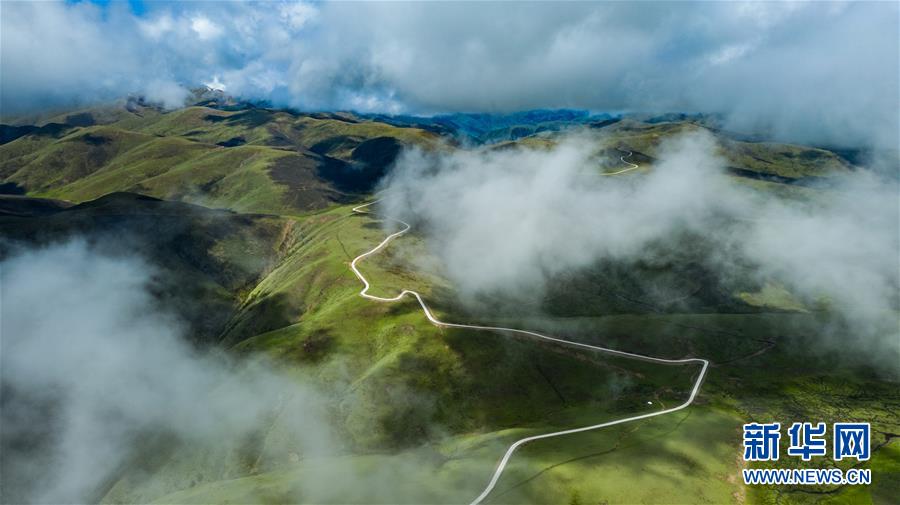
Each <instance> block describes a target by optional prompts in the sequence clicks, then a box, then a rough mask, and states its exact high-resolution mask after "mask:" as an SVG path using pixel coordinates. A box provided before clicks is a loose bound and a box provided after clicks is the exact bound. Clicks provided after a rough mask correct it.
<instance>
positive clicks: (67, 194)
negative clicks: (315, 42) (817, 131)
mask: <svg viewBox="0 0 900 505" xmlns="http://www.w3.org/2000/svg"><path fill="white" fill-rule="evenodd" d="M116 110H118V112H117V113H115V114H113V113H104V114H101V113H100V112H95V113H94V115H92V116H91V117H92V118H94V119H93V120H92V121H91V122H92V123H93V124H90V125H82V126H77V125H74V124H69V123H66V122H65V121H66V119H65V118H66V117H67V116H66V115H62V116H59V117H55V118H53V119H52V120H53V121H57V122H58V124H65V125H66V126H65V127H64V129H63V130H61V131H59V132H55V133H53V134H45V133H31V134H26V135H22V136H19V137H18V138H15V139H13V140H11V141H9V142H6V143H5V144H2V145H0V183H2V184H4V186H3V187H4V188H13V189H15V190H17V191H19V192H25V193H26V194H27V196H3V197H0V235H2V236H3V237H4V238H6V239H12V240H13V241H14V242H18V241H23V242H26V243H40V244H44V243H49V242H52V241H58V240H61V239H63V238H65V237H72V236H82V237H87V238H86V240H89V241H91V242H92V243H94V244H96V246H97V247H100V248H104V247H105V248H109V249H110V250H112V251H115V250H116V249H117V247H118V246H128V247H129V248H131V249H133V250H135V251H137V252H138V253H139V254H141V255H142V256H144V257H145V258H146V259H147V260H148V261H150V262H152V263H153V264H154V265H156V266H158V267H159V269H160V271H161V275H160V279H159V283H160V284H159V286H156V289H155V291H154V295H155V296H156V297H157V298H158V299H159V300H160V302H161V303H162V304H164V305H166V306H167V307H170V308H171V310H173V311H175V312H176V313H177V314H178V315H179V316H180V317H182V318H183V319H184V320H185V321H187V322H188V323H189V328H190V331H189V334H190V338H191V340H192V341H193V342H194V343H196V344H197V346H198V347H200V348H209V347H212V348H215V349H224V350H226V351H227V352H228V353H229V354H231V355H234V356H239V357H244V358H247V359H248V360H249V359H251V358H257V357H260V356H264V357H266V358H268V359H269V360H270V361H268V363H271V366H272V367H274V368H276V369H277V370H279V371H282V372H284V373H285V374H286V375H288V376H289V377H292V378H295V379H296V380H297V384H298V387H299V384H300V383H301V382H302V383H303V384H313V385H314V386H315V387H316V388H317V390H321V391H322V394H323V395H324V396H325V401H326V403H327V412H328V425H329V429H330V430H333V432H334V434H335V438H337V439H339V440H341V441H342V442H341V443H340V444H338V446H337V447H332V448H330V449H331V450H330V452H328V453H327V454H312V453H306V452H304V451H303V449H302V448H300V447H298V445H297V443H296V442H295V441H294V440H293V439H292V434H295V433H297V431H298V430H303V429H304V428H305V426H304V425H303V422H302V419H304V418H303V412H300V411H293V410H290V409H285V408H284V406H283V404H282V403H279V401H275V402H273V405H272V408H271V412H270V413H269V415H267V416H265V418H264V419H262V420H261V421H260V423H259V426H258V429H256V430H255V431H254V432H253V433H247V434H243V435H242V436H241V437H239V439H229V440H221V442H220V443H217V444H216V445H215V446H212V447H210V446H207V445H201V444H199V443H194V441H191V440H173V439H171V438H167V436H166V435H167V434H165V433H163V434H160V433H153V434H150V435H148V436H147V437H145V438H143V439H142V442H141V443H140V444H136V446H135V447H134V454H133V457H132V458H131V459H129V461H127V462H125V463H124V464H123V465H122V468H121V470H120V472H119V473H118V474H117V475H115V476H114V477H113V478H112V479H111V480H110V481H109V482H107V483H105V485H104V487H103V489H101V490H98V493H97V500H98V501H102V502H104V503H151V502H156V503H226V502H229V503H289V502H298V501H305V502H311V503H360V502H365V503H418V504H421V503H457V502H467V501H469V500H471V499H472V498H474V497H475V496H477V495H478V493H479V492H480V491H481V490H482V489H483V487H484V485H485V484H486V483H487V480H488V479H489V477H490V474H491V471H492V470H493V468H494V467H495V465H496V462H497V460H498V458H499V457H500V456H501V455H502V454H503V452H504V451H505V449H506V447H508V445H509V444H510V443H511V442H513V441H514V440H516V439H519V438H522V437H524V436H528V435H534V434H540V433H545V432H548V431H554V430H561V429H566V428H571V427H575V426H582V425H589V424H595V423H599V422H602V421H604V420H611V419H616V418H620V417H623V416H626V415H632V414H637V413H649V412H653V411H657V410H662V409H666V408H671V407H672V406H675V405H678V404H680V403H682V402H684V401H685V399H686V398H687V395H688V391H689V388H690V386H691V385H692V384H693V382H694V380H695V379H696V377H697V373H698V369H697V367H696V366H694V365H687V366H667V365H660V364H654V363H647V362H643V361H638V360H633V359H625V358H621V357H612V356H609V355H603V354H600V353H596V352H589V351H585V350H581V349H575V348H569V347H564V346H560V345H556V344H550V343H543V342H538V341H535V340H533V339H525V338H519V337H515V336H511V335H508V334H503V333H495V332H486V331H472V330H461V329H446V328H445V329H441V328H437V327H435V326H433V325H431V324H430V323H429V322H428V321H427V320H426V319H425V317H424V316H423V314H422V312H421V309H420V307H419V306H418V304H416V303H415V301H414V300H413V299H411V298H407V299H406V300H404V301H400V302H397V303H378V302H373V301H370V300H365V299H363V298H361V297H359V296H358V293H359V291H360V289H361V288H362V286H361V283H360V282H359V280H358V279H357V278H356V276H355V275H354V274H353V273H352V272H351V270H350V269H349V263H350V262H351V261H352V259H353V258H354V257H356V256H357V255H359V254H361V253H362V252H364V251H367V250H369V249H371V248H372V247H373V246H374V245H375V244H378V243H379V242H380V241H381V240H382V239H383V238H384V234H385V232H384V230H383V229H382V226H381V223H379V222H378V220H377V216H376V215H372V214H367V215H361V214H357V213H354V212H352V210H351V209H352V207H353V206H354V205H357V204H359V203H360V202H362V201H365V200H367V199H371V198H372V190H373V188H374V187H375V185H376V184H377V182H378V180H379V179H380V177H381V176H382V175H383V174H384V173H385V171H386V170H387V168H388V167H389V166H390V164H391V163H392V161H393V159H394V158H395V157H396V156H397V155H398V153H399V152H400V151H401V150H402V149H403V148H405V147H408V146H413V145H415V146H421V147H424V148H442V149H452V148H453V147H452V142H446V143H445V142H444V140H445V139H441V138H439V137H438V136H436V135H435V134H433V133H430V132H427V131H425V130H420V129H416V128H404V127H398V126H391V125H388V124H385V123H381V122H378V121H372V120H368V119H364V118H360V117H356V116H354V115H352V114H347V113H340V114H296V113H293V112H289V111H277V110H271V109H264V108H240V109H238V110H225V109H224V108H221V107H220V108H213V107H204V106H194V107H189V108H186V109H181V110H177V111H171V112H162V111H159V110H155V109H153V108H149V107H145V108H138V109H134V111H125V112H123V111H122V110H119V109H116ZM135 111H136V112H135ZM79 113H80V114H84V113H88V114H90V112H84V111H81V112H79ZM696 128H701V126H697V125H695V124H692V123H687V122H677V123H675V122H673V123H655V124H649V123H639V122H637V121H631V120H624V121H620V122H618V123H615V124H614V125H611V126H608V127H605V128H604V130H608V131H606V132H605V136H603V137H601V140H600V144H599V145H598V146H597V149H598V152H600V153H604V154H607V155H608V156H607V157H610V158H612V159H613V160H614V161H615V159H616V158H617V156H615V153H616V152H618V151H617V149H622V150H631V151H634V155H633V156H634V157H633V159H634V160H635V162H638V163H640V164H641V168H640V169H639V170H636V171H635V172H633V174H634V175H638V174H641V173H643V172H646V171H648V170H652V169H653V168H652V162H653V161H654V160H655V158H656V155H657V149H658V146H659V143H660V142H661V141H662V140H663V139H665V138H666V137H669V136H671V135H676V134H678V133H679V132H684V131H688V130H691V129H696ZM714 133H715V132H714ZM717 135H719V139H720V141H721V145H722V150H723V155H724V156H725V157H726V158H727V159H728V162H729V164H730V165H731V167H730V170H731V175H732V176H734V177H737V178H739V179H740V180H742V181H744V182H746V183H748V184H754V185H757V186H758V187H759V188H760V189H761V190H762V191H775V192H782V191H783V192H790V193H791V194H793V192H795V191H800V190H804V191H806V189H805V186H804V184H805V183H809V182H812V181H818V180H819V179H825V178H827V177H830V176H833V175H835V174H841V173H846V172H849V171H850V170H851V167H850V166H849V165H848V164H847V163H846V162H845V161H843V160H842V159H841V158H839V157H838V156H837V155H835V154H834V153H831V152H829V151H824V150H821V149H814V148H808V147H802V146H792V145H787V144H774V143H749V142H743V141H738V140H734V139H729V138H727V137H725V136H724V134H721V133H717ZM558 139H559V137H558V135H557V134H555V133H553V134H546V135H544V134H541V135H537V136H530V137H526V138H523V139H519V140H517V141H515V142H506V143H501V144H497V145H493V146H489V147H487V148H490V149H504V148H515V147H517V146H530V147H538V148H545V147H547V146H551V145H553V144H554V143H555V142H557V141H558ZM438 146H440V147H438ZM768 176H776V177H774V178H767V177H768ZM798 187H800V190H798V189H797V188H798ZM808 191H815V190H808ZM125 192H127V193H125ZM32 197H44V198H48V199H52V200H45V199H37V198H32ZM0 247H2V248H0V253H3V254H6V253H8V251H9V250H11V249H9V248H10V247H12V246H10V245H9V243H8V242H3V243H0ZM706 252H708V251H706ZM704 253H705V251H703V250H702V248H698V250H697V251H695V252H694V254H697V255H702V254H704ZM428 254H429V253H428V248H427V247H426V246H425V244H424V239H423V238H422V237H421V236H417V235H416V234H415V232H413V233H411V234H408V235H405V236H403V237H402V238H400V239H398V240H396V241H395V242H393V243H392V244H391V245H390V246H389V247H388V248H386V249H385V250H384V251H382V252H381V253H379V254H377V255H374V256H372V257H370V258H367V259H366V260H365V261H364V262H363V263H362V265H361V269H362V270H363V272H364V273H365V275H366V277H367V278H368V279H370V281H371V282H372V284H373V287H372V292H373V293H374V294H377V295H379V296H393V295H394V294H397V293H399V291H400V290H402V289H415V290H417V291H418V292H420V293H422V295H423V296H424V297H425V298H426V300H427V301H428V303H429V305H430V306H432V307H433V308H434V310H435V313H436V315H437V316H438V317H439V318H441V319H444V320H447V321H454V322H464V323H469V324H473V323H474V324H495V325H503V326H513V327H522V328H529V329H534V330H536V331H544V332H546V333H547V334H551V335H559V336H562V337H565V338H572V339H575V340H579V341H583V342H586V343H592V344H595V345H603V346H607V347H612V348H616V349H622V350H626V351H633V352H640V353H643V354H650V355H656V356H663V357H669V358H683V357H689V356H703V357H705V358H708V359H709V360H710V361H711V362H712V365H711V368H710V371H709V374H708V376H707V379H706V381H705V383H704V385H703V389H702V390H701V393H700V395H699V397H698V398H697V401H696V403H695V404H693V405H692V406H691V407H690V408H688V409H685V410H682V411H679V412H677V413H673V414H671V415H666V416H660V417H655V418H651V419H647V420H644V421H640V422H635V423H629V424H625V425H621V426H617V427H614V428H611V429H604V430H598V431H592V432H586V433H580V434H577V435H572V436H566V437H561V438H557V439H552V440H543V441H539V442H535V443H533V444H529V445H527V446H525V447H524V448H522V449H521V451H519V452H517V453H516V455H515V456H514V457H513V459H512V462H511V464H510V467H509V468H508V471H507V472H505V473H504V475H503V477H502V478H501V479H500V481H499V483H498V486H497V488H496V491H495V493H493V494H491V496H490V497H489V498H488V500H487V503H524V502H527V503H548V504H557V503H639V502H640V503H675V502H690V503H701V502H702V503H785V502H788V503H815V502H817V501H819V497H820V496H824V495H827V497H828V498H827V499H828V500H833V501H834V502H836V503H840V502H848V501H851V500H862V501H865V502H871V503H885V504H886V503H890V502H891V499H892V497H895V496H897V493H896V491H897V490H898V489H900V465H898V464H897V461H898V458H900V446H898V442H897V436H896V434H897V433H900V418H898V417H897V415H896V412H897V409H898V408H900V394H898V392H897V388H896V380H895V378H890V377H888V378H885V377H883V376H880V375H878V374H877V373H876V372H875V371H873V370H871V369H870V368H868V367H866V366H863V365H857V364H855V363H854V362H853V361H852V360H849V359H848V360H838V359H837V357H835V356H834V355H830V354H827V353H823V354H821V355H810V353H808V352H807V350H808V349H809V348H810V347H811V346H813V345H814V344H815V339H816V337H817V336H819V335H821V334H823V333H825V332H826V331H835V328H837V329H838V331H839V329H840V326H839V324H838V323H837V322H836V321H835V320H834V319H833V317H832V315H831V314H829V312H828V310H827V307H824V308H823V307H819V306H816V305H815V304H814V303H812V301H810V300H805V299H802V298H800V297H798V296H795V295H794V294H792V293H790V292H788V291H787V290H786V288H784V287H783V286H781V285H779V284H777V283H775V282H772V280H771V279H759V278H755V277H752V276H750V275H746V278H742V279H741V281H742V283H741V284H740V286H741V289H738V290H735V291H733V292H731V291H726V290H723V289H719V288H718V287H717V286H716V283H715V282H714V281H715V279H713V278H711V277H710V276H711V275H712V274H711V273H710V272H706V271H704V270H703V267H702V263H701V262H700V261H693V260H694V259H696V258H687V259H686V260H685V261H683V262H681V264H679V265H666V266H665V267H666V268H664V269H663V268H660V266H659V265H655V266H651V265H638V266H635V265H631V264H624V263H623V264H606V265H595V266H592V267H591V268H587V269H585V270H584V271H580V272H576V273H573V274H572V275H570V276H561V277H559V278H555V279H552V280H551V283H550V285H549V286H548V293H547V297H546V299H544V300H542V301H541V302H540V305H541V306H540V309H541V312H542V314H543V315H542V316H541V317H539V318H538V317H534V316H533V315H532V313H533V312H534V311H532V310H526V311H522V310H518V311H516V310H505V311H500V312H498V313H493V312H492V313H491V314H490V315H488V314H487V312H486V311H478V310H473V309H472V308H471V304H463V303H460V300H459V299H458V298H457V296H456V293H455V291H454V287H453V286H452V285H451V283H450V282H449V281H448V280H446V279H445V278H443V275H442V272H441V271H440V268H431V269H429V268H426V267H425V266H423V265H435V264H436V261H422V260H423V258H425V259H427V255H428ZM431 259H432V260H433V258H431ZM661 270H664V271H661ZM745 274H746V272H741V271H740V270H739V269H735V273H734V275H735V276H736V277H740V276H742V275H745ZM648 284H652V285H654V286H659V287H660V289H659V290H657V291H656V292H655V293H653V294H652V295H648V294H647V292H648V290H647V289H644V287H645V286H646V285H648ZM656 295H659V296H656ZM673 300H674V301H673ZM497 306H498V307H504V304H503V303H497ZM509 306H511V305H509ZM509 306H507V307H509ZM492 308H493V307H492ZM223 387H224V386H223ZM281 393H282V392H279V394H281ZM283 393H284V394H286V395H289V394H290V391H285V392H283ZM273 396H277V395H274V394H273ZM770 418H776V419H810V420H821V421H825V422H829V423H830V422H832V421H842V420H848V419H865V420H869V421H870V422H871V423H872V425H873V430H874V432H873V449H874V455H873V458H872V460H871V461H869V462H867V463H864V464H863V466H864V467H867V468H872V469H873V472H874V475H875V482H876V483H875V484H874V485H873V486H871V487H866V488H856V489H850V488H827V489H816V490H815V493H811V494H807V493H802V492H799V491H798V490H793V489H773V488H766V487H761V488H755V489H748V488H747V487H745V486H743V485H742V484H739V483H738V482H737V480H736V478H737V477H738V475H739V471H740V469H741V467H742V464H743V462H742V461H741V460H740V459H739V456H740V453H739V447H740V425H741V424H742V423H743V422H746V421H747V420H749V419H770ZM783 442H786V440H783ZM842 467H846V465H843V464H842ZM335 482H338V483H343V485H334V483H335Z"/></svg>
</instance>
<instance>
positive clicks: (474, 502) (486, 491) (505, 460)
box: [350, 151, 709, 505]
mask: <svg viewBox="0 0 900 505" xmlns="http://www.w3.org/2000/svg"><path fill="white" fill-rule="evenodd" d="M628 156H631V151H629V152H628ZM621 160H622V161H623V162H625V163H628V164H629V165H632V166H631V167H630V168H627V169H625V170H622V171H620V172H616V174H617V173H622V172H627V171H629V170H634V169H635V168H637V167H638V165H635V164H633V163H629V162H627V161H625V156H622V157H621ZM604 175H615V174H612V173H611V174H604ZM376 202H378V200H375V201H373V202H369V203H366V204H363V205H359V206H356V207H354V208H353V212H355V213H358V214H365V213H367V212H365V211H363V210H362V209H365V208H366V207H368V206H370V205H372V204H374V203H376ZM391 221H395V222H397V223H400V224H401V225H402V226H403V229H402V230H400V231H398V232H395V233H392V234H390V235H388V236H387V237H385V238H384V240H382V241H381V243H379V244H378V245H376V246H375V247H373V248H372V249H370V250H369V251H366V252H364V253H362V254H360V255H359V256H357V257H356V258H354V259H353V261H351V262H350V269H351V270H353V273H354V274H356V277H357V278H358V279H359V280H360V281H361V282H362V283H363V289H362V290H361V291H360V292H359V295H360V296H362V297H363V298H367V299H369V300H373V301H376V302H396V301H399V300H401V299H402V298H404V297H405V296H406V295H410V296H412V297H413V298H415V299H416V300H417V301H418V302H419V306H420V307H422V312H424V313H425V317H427V318H428V320H429V321H430V322H431V324H433V325H435V326H438V327H441V328H464V329H469V330H487V331H501V332H508V333H515V334H518V335H526V336H529V337H533V338H537V339H541V340H547V341H550V342H556V343H558V344H563V345H568V346H572V347H578V348H583V349H591V350H594V351H600V352H604V353H607V354H612V355H614V356H622V357H625V358H634V359H639V360H643V361H649V362H652V363H660V364H665V365H686V364H697V365H701V368H700V374H699V375H698V376H697V381H696V382H694V386H693V388H692V389H691V395H690V397H688V399H687V401H685V402H684V403H682V404H681V405H678V406H677V407H672V408H670V409H664V410H660V411H656V412H649V413H646V414H640V415H636V416H631V417H625V418H622V419H617V420H615V421H607V422H605V423H600V424H594V425H591V426H583V427H580V428H572V429H569V430H563V431H554V432H552V433H544V434H542V435H534V436H531V437H526V438H522V439H520V440H517V441H515V442H514V443H513V444H512V445H510V446H509V448H508V449H507V450H506V453H505V454H504V455H503V458H502V459H500V463H499V464H498V465H497V468H496V470H494V474H493V475H492V476H491V480H490V482H489V483H488V485H487V486H486V487H485V488H484V491H482V492H481V494H480V495H478V497H477V498H475V499H474V500H472V503H471V505H478V504H479V503H481V502H482V501H483V500H484V499H485V498H486V497H487V496H488V495H489V494H490V492H491V491H492V490H493V489H494V486H495V485H497V481H498V480H499V479H500V476H501V475H502V474H503V470H504V469H505V468H506V464H507V463H508V462H509V459H510V457H512V455H513V453H514V452H515V451H516V449H518V448H519V447H521V446H522V445H525V444H527V443H528V442H533V441H535V440H541V439H544V438H553V437H560V436H563V435H571V434H573V433H581V432H583V431H591V430H597V429H600V428H606V427H608V426H614V425H617V424H623V423H628V422H631V421H638V420H641V419H647V418H650V417H655V416H661V415H664V414H671V413H672V412H677V411H679V410H681V409H684V408H685V407H687V406H688V405H690V404H691V403H693V402H694V399H695V398H696V397H697V392H698V391H700V385H701V383H702V382H703V379H704V378H705V377H706V369H707V368H708V367H709V361H707V360H705V359H701V358H687V359H664V358H656V357H653V356H645V355H643V354H635V353H631V352H625V351H617V350H615V349H608V348H606V347H599V346H595V345H589V344H583V343H581V342H573V341H571V340H564V339H561V338H556V337H550V336H547V335H542V334H540V333H536V332H533V331H528V330H519V329H516V328H503V327H499V326H480V325H474V324H459V323H447V322H444V321H441V320H439V319H438V318H436V317H434V314H432V313H431V309H429V308H428V305H427V304H426V303H425V300H423V299H422V296H421V295H420V294H419V293H417V292H415V291H411V290H409V289H404V290H403V291H401V292H400V294H399V295H397V296H394V297H391V298H384V297H380V296H374V295H370V294H369V293H368V292H369V288H370V287H371V286H370V284H369V281H368V280H366V278H365V276H363V274H362V272H360V271H359V269H358V268H357V265H358V264H359V262H360V261H362V260H364V259H365V258H367V257H369V256H371V255H373V254H375V253H377V252H378V251H380V250H382V249H384V248H385V247H386V246H387V245H388V244H389V243H390V242H391V241H392V240H394V239H395V238H397V237H399V236H401V235H403V234H405V233H406V232H408V231H409V229H410V225H409V224H408V223H406V222H404V221H401V220H399V219H392V220H391Z"/></svg>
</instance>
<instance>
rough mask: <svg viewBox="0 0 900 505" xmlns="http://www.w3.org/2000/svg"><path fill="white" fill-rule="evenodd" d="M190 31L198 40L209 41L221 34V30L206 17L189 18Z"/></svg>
mask: <svg viewBox="0 0 900 505" xmlns="http://www.w3.org/2000/svg"><path fill="white" fill-rule="evenodd" d="M191 29H192V30H194V33H196V34H197V37H198V38H199V39H200V40H210V39H214V38H216V37H218V36H219V35H221V34H222V28H221V27H220V26H219V25H217V24H216V23H214V22H212V21H211V20H210V19H209V18H208V17H206V16H195V17H193V18H191Z"/></svg>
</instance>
